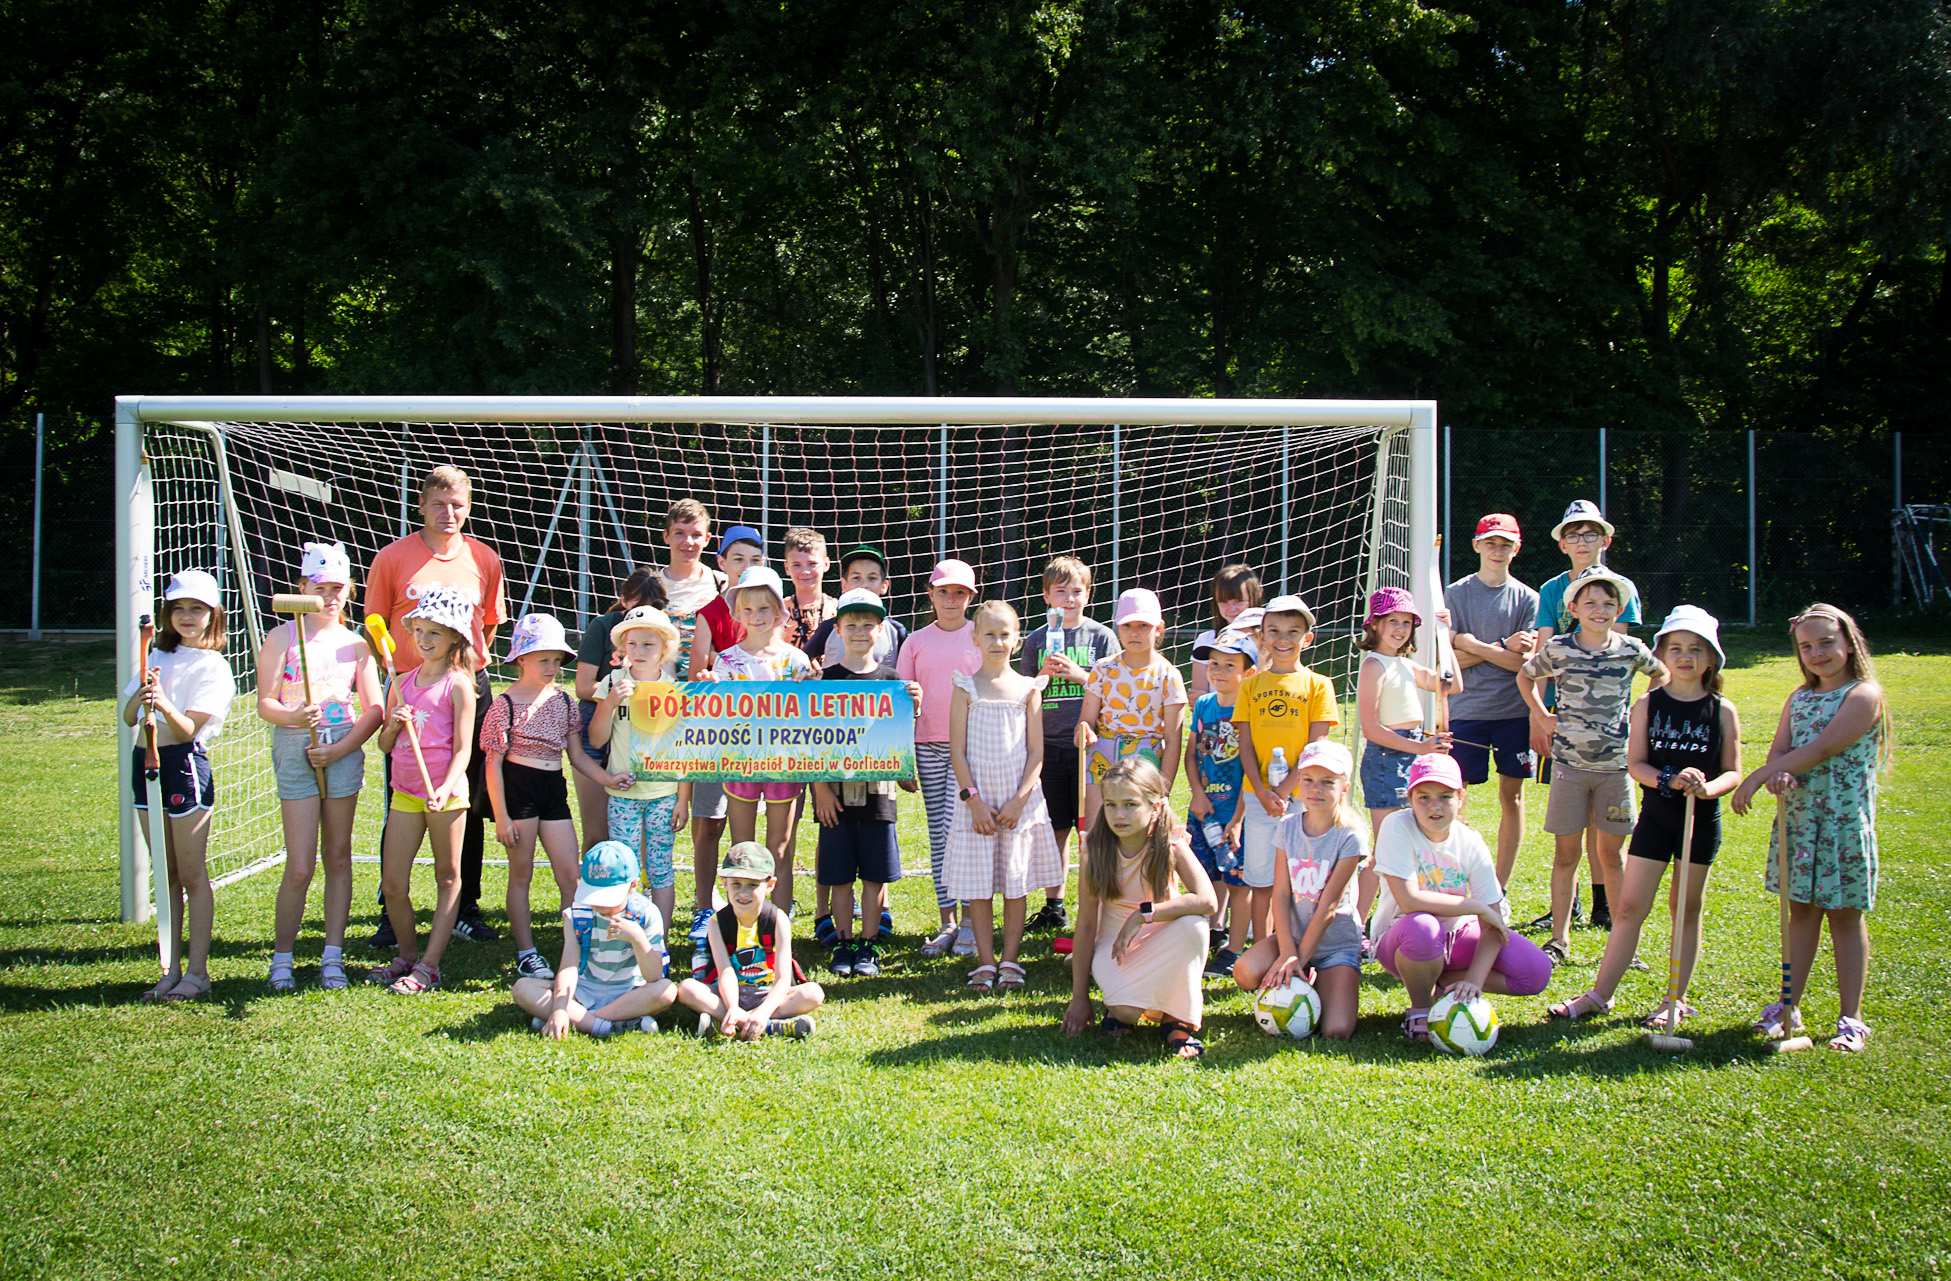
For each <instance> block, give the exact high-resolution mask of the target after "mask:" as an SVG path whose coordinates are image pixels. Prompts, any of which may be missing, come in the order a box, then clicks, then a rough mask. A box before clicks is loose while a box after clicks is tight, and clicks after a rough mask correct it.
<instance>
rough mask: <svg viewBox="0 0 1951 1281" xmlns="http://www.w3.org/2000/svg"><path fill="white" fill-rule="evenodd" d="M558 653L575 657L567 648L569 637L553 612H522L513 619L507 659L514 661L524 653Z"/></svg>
mask: <svg viewBox="0 0 1951 1281" xmlns="http://www.w3.org/2000/svg"><path fill="white" fill-rule="evenodd" d="M550 652H554V653H558V654H568V655H569V656H570V657H572V658H573V657H575V654H576V651H575V650H573V649H571V648H569V637H568V636H567V635H565V634H564V632H563V630H562V624H561V623H560V622H559V621H557V619H556V616H555V615H554V614H523V615H522V616H521V617H520V618H518V619H516V620H515V631H514V633H513V634H512V635H510V636H509V638H508V661H509V662H511V663H512V662H514V661H515V660H516V659H518V658H521V657H522V656H523V655H524V654H534V653H550Z"/></svg>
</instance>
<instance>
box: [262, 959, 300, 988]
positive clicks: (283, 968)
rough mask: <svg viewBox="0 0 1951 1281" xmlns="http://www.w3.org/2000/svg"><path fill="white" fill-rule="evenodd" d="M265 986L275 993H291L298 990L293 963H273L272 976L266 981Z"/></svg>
mask: <svg viewBox="0 0 1951 1281" xmlns="http://www.w3.org/2000/svg"><path fill="white" fill-rule="evenodd" d="M265 985H266V986H268V987H269V988H270V989H271V990H272V991H273V992H290V991H294V990H296V989H297V987H298V980H297V979H295V978H293V977H292V973H291V962H289V961H273V962H271V976H270V977H269V978H267V979H266V980H265Z"/></svg>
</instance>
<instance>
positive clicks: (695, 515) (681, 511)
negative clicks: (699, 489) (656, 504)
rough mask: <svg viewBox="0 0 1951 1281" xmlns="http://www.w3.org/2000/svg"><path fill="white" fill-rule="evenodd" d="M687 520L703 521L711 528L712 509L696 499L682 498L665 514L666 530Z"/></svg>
mask: <svg viewBox="0 0 1951 1281" xmlns="http://www.w3.org/2000/svg"><path fill="white" fill-rule="evenodd" d="M686 520H701V521H703V522H704V523H705V525H706V526H707V527H709V526H710V524H711V508H709V507H707V506H705V505H704V504H703V503H701V502H699V501H698V500H697V499H695V498H680V499H678V500H677V501H676V502H674V503H672V504H671V509H670V510H669V511H667V512H665V513H664V528H665V529H669V528H670V527H671V526H673V525H675V524H677V523H679V522H680V521H686Z"/></svg>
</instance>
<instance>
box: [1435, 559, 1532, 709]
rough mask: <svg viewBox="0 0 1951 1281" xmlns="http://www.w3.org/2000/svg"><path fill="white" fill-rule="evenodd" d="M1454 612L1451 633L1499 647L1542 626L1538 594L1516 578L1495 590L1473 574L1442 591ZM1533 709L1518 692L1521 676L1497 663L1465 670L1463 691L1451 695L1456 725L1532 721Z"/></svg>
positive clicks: (1444, 599) (1506, 581)
mask: <svg viewBox="0 0 1951 1281" xmlns="http://www.w3.org/2000/svg"><path fill="white" fill-rule="evenodd" d="M1443 603H1444V604H1446V605H1448V606H1449V608H1450V630H1451V631H1453V632H1461V633H1464V634H1466V635H1470V636H1474V637H1476V638H1477V639H1478V640H1480V641H1482V642H1483V643H1484V644H1486V645H1495V644H1497V643H1498V642H1500V641H1502V640H1503V639H1504V638H1505V637H1506V636H1509V635H1511V634H1512V633H1513V632H1522V631H1529V630H1530V629H1531V628H1532V627H1534V626H1536V625H1537V622H1538V593H1537V592H1535V591H1533V590H1532V589H1531V588H1529V587H1526V586H1525V585H1524V584H1523V583H1520V582H1518V581H1517V579H1515V578H1509V579H1506V580H1504V585H1503V586H1502V587H1491V586H1488V585H1486V584H1485V582H1484V580H1483V579H1481V578H1479V577H1477V576H1476V575H1475V574H1471V575H1469V576H1468V577H1465V578H1459V579H1457V580H1456V581H1455V582H1454V583H1451V584H1450V585H1449V586H1448V587H1446V588H1444V589H1443ZM1529 715H1530V709H1529V708H1527V707H1525V705H1524V698H1523V696H1522V695H1520V694H1519V693H1518V692H1517V673H1516V672H1512V671H1506V670H1505V669H1504V668H1502V667H1499V666H1497V664H1495V663H1478V664H1477V665H1476V666H1474V667H1469V668H1465V669H1464V672H1463V692H1462V693H1461V694H1452V695H1450V719H1451V720H1452V721H1506V720H1517V719H1519V718H1520V717H1528V716H1529Z"/></svg>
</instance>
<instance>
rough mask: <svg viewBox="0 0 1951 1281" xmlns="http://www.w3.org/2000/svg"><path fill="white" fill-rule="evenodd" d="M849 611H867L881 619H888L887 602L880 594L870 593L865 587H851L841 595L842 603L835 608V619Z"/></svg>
mask: <svg viewBox="0 0 1951 1281" xmlns="http://www.w3.org/2000/svg"><path fill="white" fill-rule="evenodd" d="M849 610H855V611H859V610H867V611H869V612H871V613H873V614H875V615H876V616H878V617H880V618H886V617H887V602H886V601H884V600H882V599H881V594H880V593H879V592H870V591H868V590H867V589H866V588H865V587H850V588H848V589H847V590H846V591H844V592H841V593H840V601H839V603H838V604H836V605H835V606H834V607H833V616H834V617H835V618H838V617H840V615H842V614H844V613H846V612H847V611H849Z"/></svg>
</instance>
